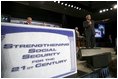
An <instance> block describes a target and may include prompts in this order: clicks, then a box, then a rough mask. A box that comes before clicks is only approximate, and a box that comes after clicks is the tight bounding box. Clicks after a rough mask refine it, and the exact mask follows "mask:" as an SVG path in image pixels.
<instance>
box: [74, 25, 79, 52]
mask: <svg viewBox="0 0 118 79" xmlns="http://www.w3.org/2000/svg"><path fill="white" fill-rule="evenodd" d="M75 35H76V50H77V52H78V50H79V47H80V42H79V36H80V33H79V31H78V27H75Z"/></svg>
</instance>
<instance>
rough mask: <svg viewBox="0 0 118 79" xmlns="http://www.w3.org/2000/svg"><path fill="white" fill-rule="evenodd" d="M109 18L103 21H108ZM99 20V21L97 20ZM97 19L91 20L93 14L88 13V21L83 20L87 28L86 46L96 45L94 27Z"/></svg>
mask: <svg viewBox="0 0 118 79" xmlns="http://www.w3.org/2000/svg"><path fill="white" fill-rule="evenodd" d="M108 20H109V19H105V20H101V21H103V22H104V21H108ZM96 22H99V21H96ZM94 23H95V21H93V20H91V15H86V21H84V22H83V27H84V28H85V40H86V47H87V48H89V47H91V48H93V47H95V28H94Z"/></svg>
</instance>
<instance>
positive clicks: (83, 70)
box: [69, 47, 117, 78]
mask: <svg viewBox="0 0 118 79" xmlns="http://www.w3.org/2000/svg"><path fill="white" fill-rule="evenodd" d="M80 50H82V52H81V54H80V55H82V56H81V58H80V59H77V74H75V75H72V76H69V77H71V78H73V77H76V78H90V77H94V78H99V76H98V75H99V74H100V72H101V70H102V71H107V70H108V69H107V68H108V66H106V67H99V68H92V67H88V63H87V60H83V59H82V58H83V57H89V56H96V55H101V54H107V53H108V52H109V53H111V60H114V59H117V55H116V54H115V51H114V49H113V48H101V47H97V48H94V49H86V48H81V49H80ZM78 53H80V52H78ZM77 55H78V54H77ZM103 60H104V59H103ZM101 64H103V63H101ZM107 75H108V74H107Z"/></svg>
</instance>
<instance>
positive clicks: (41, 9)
mask: <svg viewBox="0 0 118 79" xmlns="http://www.w3.org/2000/svg"><path fill="white" fill-rule="evenodd" d="M61 2H63V3H69V4H72V5H76V6H79V7H81V8H82V10H76V9H74V8H70V7H65V6H62V5H60V4H58V3H54V2H53V1H1V14H2V15H8V16H10V17H14V18H22V19H26V18H27V17H28V16H30V17H32V18H33V20H37V21H44V22H50V23H57V24H60V25H61V27H63V28H70V29H74V28H75V27H78V28H79V32H80V34H81V35H82V33H83V32H84V28H83V21H84V20H85V16H86V15H87V14H91V15H92V19H94V20H102V19H105V18H109V19H110V20H109V21H108V22H106V23H105V33H106V34H105V36H104V37H103V38H99V39H96V40H97V42H99V43H102V45H100V46H107V45H104V44H103V43H104V42H106V41H107V40H108V36H109V35H110V34H111V35H112V38H113V42H114V44H115V38H116V37H117V10H112V11H108V12H104V13H101V14H100V13H99V10H100V9H103V8H110V7H112V6H113V5H114V4H117V2H116V1H61ZM96 26H97V24H96ZM96 26H95V27H96Z"/></svg>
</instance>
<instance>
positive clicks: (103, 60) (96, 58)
mask: <svg viewBox="0 0 118 79" xmlns="http://www.w3.org/2000/svg"><path fill="white" fill-rule="evenodd" d="M82 59H83V60H86V61H87V64H88V65H90V66H92V67H93V68H100V67H105V66H108V64H109V62H110V61H111V53H110V52H105V53H102V54H97V55H92V56H86V57H83V58H82Z"/></svg>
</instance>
